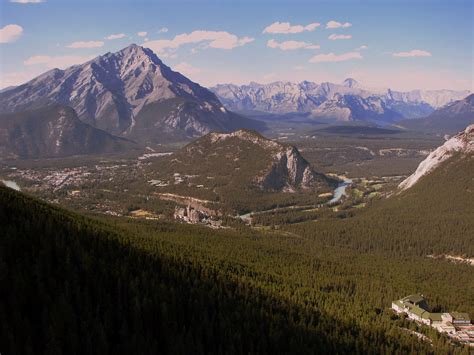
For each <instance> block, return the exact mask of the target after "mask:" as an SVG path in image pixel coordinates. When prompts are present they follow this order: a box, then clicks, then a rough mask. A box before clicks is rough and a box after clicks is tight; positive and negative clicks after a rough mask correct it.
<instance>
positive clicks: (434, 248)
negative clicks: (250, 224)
mask: <svg viewBox="0 0 474 355" xmlns="http://www.w3.org/2000/svg"><path fill="white" fill-rule="evenodd" d="M473 172H474V159H473V157H472V156H471V155H467V156H463V155H461V154H458V155H456V156H453V157H452V158H450V159H449V160H447V161H446V162H445V163H443V164H442V165H441V166H439V167H438V168H437V169H436V170H435V171H433V172H431V173H430V174H428V175H426V176H424V177H422V178H421V179H420V181H419V182H418V183H417V184H415V185H414V186H413V187H411V188H410V189H408V190H406V191H404V192H401V193H395V194H394V195H393V196H392V197H390V198H388V199H386V200H381V201H377V202H375V203H374V204H373V205H371V206H370V208H367V209H365V210H364V211H363V212H360V213H358V214H357V216H356V217H354V218H342V220H341V221H339V223H333V221H331V220H327V221H324V222H323V223H319V225H318V231H317V232H316V233H315V230H314V223H303V224H301V225H299V226H288V227H285V228H287V229H288V230H291V231H293V232H296V233H298V234H300V233H301V234H304V235H307V236H308V237H311V238H316V239H317V240H318V241H319V242H321V243H324V244H329V245H332V246H341V247H351V248H355V249H357V250H359V251H361V252H367V251H374V250H377V251H383V252H384V253H389V254H390V255H399V256H406V255H418V256H421V257H426V256H427V255H431V254H450V255H460V256H467V257H473V256H474V233H473V231H474V190H473V182H474V181H473V179H474V174H473ZM350 215H351V213H349V212H344V211H341V213H340V214H339V217H349V216H350Z"/></svg>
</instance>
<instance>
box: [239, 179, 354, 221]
mask: <svg viewBox="0 0 474 355" xmlns="http://www.w3.org/2000/svg"><path fill="white" fill-rule="evenodd" d="M351 184H352V179H348V178H343V180H342V181H341V182H340V183H339V184H338V185H337V187H336V188H335V189H334V195H333V197H332V199H330V200H329V201H328V202H326V203H325V205H328V206H330V205H333V204H335V203H337V202H339V201H340V200H341V198H342V196H346V189H347V187H348V186H350V185H351ZM301 207H305V206H289V207H276V208H272V209H270V210H265V211H257V212H249V213H246V214H242V215H240V216H238V217H239V218H240V219H241V220H243V221H244V222H246V223H251V221H252V215H256V214H260V213H267V212H272V211H278V210H281V209H284V208H301ZM313 208H314V206H308V209H313Z"/></svg>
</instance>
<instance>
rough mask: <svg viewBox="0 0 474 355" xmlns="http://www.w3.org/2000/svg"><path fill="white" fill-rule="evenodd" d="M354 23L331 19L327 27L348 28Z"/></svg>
mask: <svg viewBox="0 0 474 355" xmlns="http://www.w3.org/2000/svg"><path fill="white" fill-rule="evenodd" d="M351 26H352V24H351V23H349V22H344V23H341V22H337V21H334V20H332V21H329V22H328V23H327V24H326V28H328V29H335V28H347V27H351Z"/></svg>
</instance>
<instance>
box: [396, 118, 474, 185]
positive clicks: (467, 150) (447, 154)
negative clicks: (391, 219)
mask: <svg viewBox="0 0 474 355" xmlns="http://www.w3.org/2000/svg"><path fill="white" fill-rule="evenodd" d="M457 153H460V154H462V155H469V156H471V157H472V155H473V154H474V125H470V126H468V127H467V128H466V129H465V130H464V131H462V132H460V133H458V134H457V135H455V136H454V137H452V138H450V139H448V140H447V141H446V142H445V143H444V144H443V145H442V146H440V147H438V148H437V149H436V150H434V151H433V152H431V153H430V154H429V155H428V157H427V158H426V159H425V160H423V161H422V162H421V163H420V165H419V166H418V168H417V169H416V171H415V172H414V173H413V174H412V175H410V176H409V177H408V178H406V179H405V180H403V181H402V182H401V183H400V185H399V186H398V187H399V188H400V189H402V190H406V189H408V188H410V187H412V186H413V185H415V184H416V183H417V182H418V181H419V180H420V179H421V178H422V177H423V176H425V175H427V174H430V173H431V172H433V171H434V170H435V169H437V168H438V166H439V165H440V164H441V163H443V162H444V161H446V160H448V159H449V158H451V157H453V156H454V155H455V154H457Z"/></svg>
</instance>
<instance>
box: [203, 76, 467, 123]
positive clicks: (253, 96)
mask: <svg viewBox="0 0 474 355" xmlns="http://www.w3.org/2000/svg"><path fill="white" fill-rule="evenodd" d="M211 90H213V91H214V92H215V93H216V94H217V96H218V97H219V98H220V100H221V101H222V103H223V104H224V105H225V106H226V107H227V108H229V109H231V110H235V111H263V112H268V113H279V114H282V113H290V112H300V113H301V112H311V111H315V110H317V113H318V114H319V115H320V116H324V117H332V118H336V119H341V118H342V117H348V118H349V119H350V117H351V116H358V113H357V111H358V107H359V106H360V105H358V102H364V105H366V106H368V108H367V110H366V115H365V116H364V117H365V119H367V120H371V119H372V117H374V116H375V117H376V118H377V119H379V118H380V117H382V118H384V119H388V120H389V121H390V120H398V119H401V118H418V117H424V116H427V115H429V114H430V113H431V112H433V111H434V110H435V109H436V108H439V107H441V106H443V105H445V104H447V103H450V102H452V101H454V100H458V99H461V98H463V97H465V96H466V95H468V91H451V90H431V91H422V90H413V91H409V92H399V91H394V90H391V89H370V88H364V87H362V86H361V85H360V84H359V83H358V82H357V81H356V80H354V79H352V78H347V79H346V80H344V82H343V83H341V84H334V83H328V82H325V83H321V84H318V83H314V82H309V81H303V82H300V83H292V82H281V81H278V82H274V83H270V84H258V83H250V84H249V85H241V86H238V85H233V84H221V85H217V86H215V87H213V88H211ZM346 96H349V97H353V99H352V100H346V101H341V99H340V98H341V97H342V98H343V97H346ZM331 100H336V101H337V102H338V103H337V106H340V109H337V110H335V109H334V106H335V105H336V104H335V103H334V101H331ZM327 101H329V102H328V103H327V104H325V103H326V102H327ZM376 102H378V103H377V104H376V107H375V108H374V109H372V107H371V106H373V105H374V104H375V103H376ZM352 103H354V104H355V106H352ZM380 108H383V110H384V111H383V112H380Z"/></svg>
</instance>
